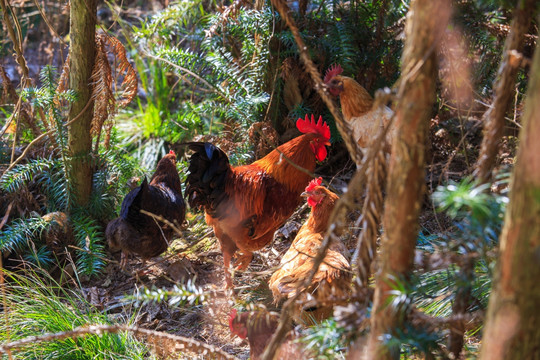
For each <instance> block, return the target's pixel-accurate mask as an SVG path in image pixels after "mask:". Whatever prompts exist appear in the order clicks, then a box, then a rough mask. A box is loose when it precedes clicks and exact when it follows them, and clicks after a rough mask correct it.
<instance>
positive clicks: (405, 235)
mask: <svg viewBox="0 0 540 360" xmlns="http://www.w3.org/2000/svg"><path fill="white" fill-rule="evenodd" d="M449 16H450V4H449V2H448V1H446V0H444V1H432V0H416V1H412V3H411V10H410V12H409V15H408V19H407V25H406V29H405V31H406V42H405V49H404V53H403V66H402V77H401V80H400V81H401V84H400V88H399V93H398V105H397V108H396V115H395V116H396V120H397V123H396V125H397V126H398V131H397V133H398V134H399V135H398V137H397V139H396V141H395V142H394V144H393V145H392V158H391V161H390V171H389V183H388V188H387V199H386V204H385V211H384V215H383V228H384V234H383V237H382V249H381V270H380V271H379V273H378V274H377V282H376V289H375V297H374V310H373V313H372V314H373V315H372V320H371V334H370V338H369V343H368V349H367V352H368V356H367V358H369V359H399V346H395V347H392V348H389V347H388V346H386V345H385V344H384V341H383V337H384V335H385V334H389V333H392V331H393V329H395V328H396V327H399V326H400V324H399V314H398V311H396V310H397V309H395V308H392V307H391V306H388V305H387V304H388V300H389V297H390V291H391V290H393V288H394V286H393V284H395V283H396V280H398V279H401V280H403V279H406V278H407V276H408V274H409V272H410V271H411V269H412V265H413V258H414V249H415V245H416V238H417V236H418V217H419V214H420V208H421V199H422V196H423V193H424V190H425V181H424V166H425V156H424V154H425V143H426V137H427V136H426V135H427V129H428V125H429V119H430V115H431V111H432V105H433V102H434V100H435V79H436V56H435V49H436V43H437V40H438V39H439V38H440V34H441V32H442V31H443V30H444V29H445V27H446V24H447V22H448V18H449Z"/></svg>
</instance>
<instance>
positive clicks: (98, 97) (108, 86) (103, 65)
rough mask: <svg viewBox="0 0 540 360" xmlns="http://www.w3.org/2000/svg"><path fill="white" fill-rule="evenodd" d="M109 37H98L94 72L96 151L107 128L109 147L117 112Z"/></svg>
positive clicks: (93, 133) (106, 145) (93, 120)
mask: <svg viewBox="0 0 540 360" xmlns="http://www.w3.org/2000/svg"><path fill="white" fill-rule="evenodd" d="M106 38H107V36H105V35H104V34H98V35H97V36H96V58H95V61H94V69H93V70H92V76H91V77H90V79H91V81H92V99H93V100H94V117H93V118H92V127H91V130H90V132H91V134H92V135H94V136H96V137H97V140H96V144H95V150H94V151H97V147H98V145H99V138H100V135H101V129H102V128H105V133H106V134H107V135H106V136H107V138H106V140H105V147H108V138H109V133H110V130H111V129H112V125H113V121H112V119H113V116H114V114H115V112H116V99H115V97H114V93H113V78H112V69H111V65H110V64H109V59H107V48H106V43H107V40H106Z"/></svg>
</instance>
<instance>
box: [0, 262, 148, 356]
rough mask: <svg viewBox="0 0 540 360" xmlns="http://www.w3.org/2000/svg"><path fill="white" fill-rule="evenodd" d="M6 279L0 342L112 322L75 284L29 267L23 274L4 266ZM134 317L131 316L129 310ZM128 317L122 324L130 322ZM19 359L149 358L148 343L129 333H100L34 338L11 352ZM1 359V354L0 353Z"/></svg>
mask: <svg viewBox="0 0 540 360" xmlns="http://www.w3.org/2000/svg"><path fill="white" fill-rule="evenodd" d="M4 275H5V276H6V278H5V280H6V281H7V282H8V283H9V291H6V292H5V293H4V294H3V296H5V298H4V299H5V302H4V304H9V305H8V307H7V308H5V309H4V312H5V314H6V316H5V317H2V319H0V342H1V343H8V342H13V341H16V340H20V339H25V338H27V337H30V336H39V335H44V334H47V333H59V332H66V331H70V330H73V329H75V328H78V327H84V326H89V325H112V324H114V322H113V321H112V320H111V319H110V318H109V316H108V315H107V314H106V313H104V312H102V311H100V310H98V309H96V308H95V307H94V306H92V305H91V304H90V303H88V301H87V300H86V298H85V296H84V295H83V294H82V290H81V289H77V288H74V289H70V288H68V287H66V286H62V285H60V284H58V283H57V282H55V281H54V280H53V279H52V278H51V277H49V276H47V275H46V274H43V273H36V272H33V271H32V270H30V271H28V272H26V273H9V272H6V271H4ZM134 316H136V315H134ZM133 321H134V319H133V318H131V319H125V322H122V324H123V325H131V324H132V322H133ZM13 353H14V354H13V355H14V356H16V357H17V358H20V359H51V360H52V359H74V360H75V359H77V360H79V359H80V360H83V359H84V360H86V359H88V360H90V359H111V360H112V359H125V360H128V359H129V360H132V359H133V360H135V359H141V360H142V359H153V358H154V357H153V356H151V355H150V354H149V350H148V348H147V347H146V346H145V345H143V344H142V343H141V342H139V341H138V340H137V339H135V337H134V336H133V335H131V334H127V333H117V334H113V333H103V334H101V335H87V336H84V337H79V338H76V339H72V338H67V339H64V340H56V341H43V342H37V341H36V342H34V343H32V345H31V346H27V347H24V348H22V349H20V350H17V351H14V352H13ZM3 358H6V359H7V357H6V356H4V357H3Z"/></svg>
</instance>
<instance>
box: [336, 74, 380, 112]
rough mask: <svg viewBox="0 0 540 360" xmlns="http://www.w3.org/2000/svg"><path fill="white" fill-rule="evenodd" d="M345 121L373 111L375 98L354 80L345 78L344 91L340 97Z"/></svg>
mask: <svg viewBox="0 0 540 360" xmlns="http://www.w3.org/2000/svg"><path fill="white" fill-rule="evenodd" d="M339 100H340V103H341V111H342V112H343V116H344V117H345V120H347V121H350V119H351V118H352V117H359V116H362V115H364V114H365V113H367V112H368V111H370V110H371V107H372V106H373V98H372V97H371V95H369V93H368V92H367V90H366V89H364V87H363V86H362V85H360V84H359V83H357V82H356V81H355V80H353V79H352V78H349V77H346V76H343V91H342V92H341V94H340V95H339Z"/></svg>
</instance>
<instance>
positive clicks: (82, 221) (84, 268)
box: [71, 210, 105, 276]
mask: <svg viewBox="0 0 540 360" xmlns="http://www.w3.org/2000/svg"><path fill="white" fill-rule="evenodd" d="M71 222H72V224H73V235H74V238H75V242H76V244H77V246H78V247H79V248H80V249H81V250H77V261H76V265H77V269H78V271H79V273H82V274H85V275H89V276H92V275H97V274H99V273H100V272H101V271H102V270H103V268H104V266H105V262H104V260H103V259H104V258H105V251H104V246H103V241H104V239H103V233H102V232H101V226H100V225H99V224H98V223H97V221H96V220H94V219H92V218H91V217H89V216H87V215H85V214H83V211H82V210H81V211H79V212H77V213H76V214H74V215H73V216H72V217H71Z"/></svg>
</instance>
